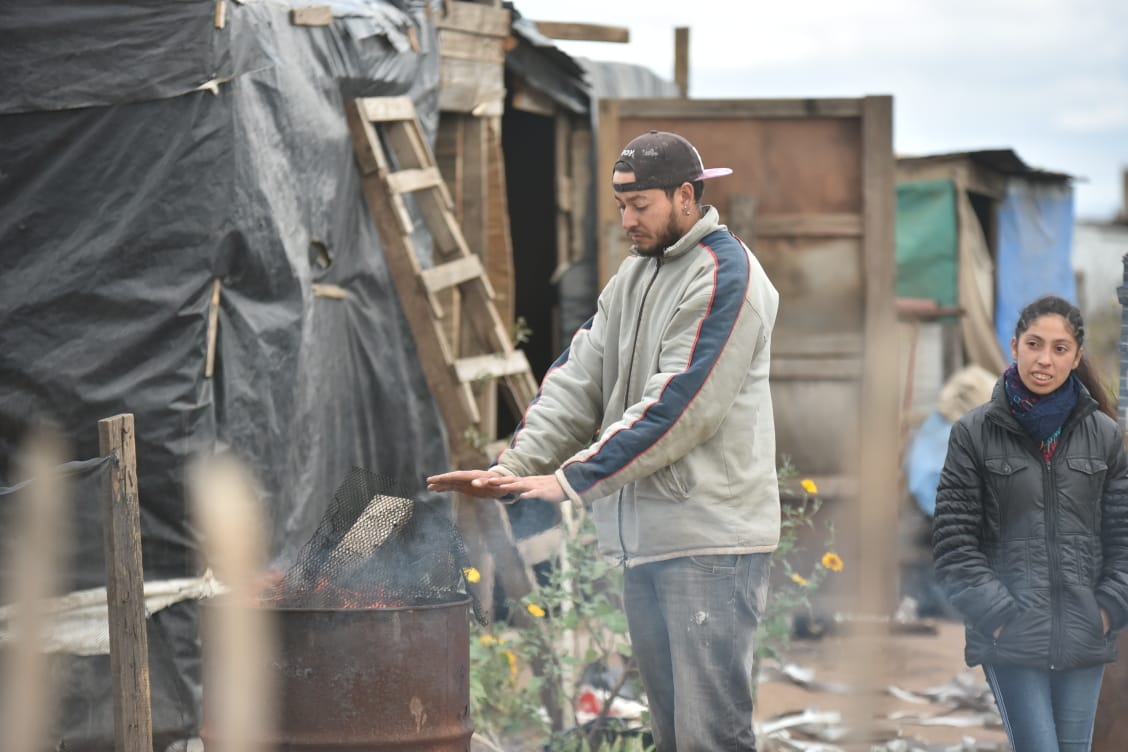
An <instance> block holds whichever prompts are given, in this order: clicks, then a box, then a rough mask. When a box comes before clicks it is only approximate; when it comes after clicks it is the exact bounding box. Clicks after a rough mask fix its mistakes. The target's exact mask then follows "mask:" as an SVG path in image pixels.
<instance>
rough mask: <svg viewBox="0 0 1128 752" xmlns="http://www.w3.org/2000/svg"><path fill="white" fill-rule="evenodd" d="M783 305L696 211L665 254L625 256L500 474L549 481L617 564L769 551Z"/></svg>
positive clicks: (735, 242)
mask: <svg viewBox="0 0 1128 752" xmlns="http://www.w3.org/2000/svg"><path fill="white" fill-rule="evenodd" d="M778 302H779V295H778V293H777V292H776V290H775V288H774V287H773V286H772V284H771V282H770V281H769V280H768V278H767V275H766V274H765V273H764V270H763V268H762V267H761V266H760V264H759V262H758V261H757V260H756V258H755V256H753V255H752V253H751V251H749V250H748V248H747V247H746V246H745V245H744V244H743V243H742V242H741V241H740V240H739V239H738V238H737V237H736V236H734V235H733V234H732V233H730V232H729V231H728V229H727V228H726V227H725V226H724V225H721V224H719V223H718V216H717V211H716V209H714V208H713V207H706V212H705V214H704V216H703V217H702V218H701V219H700V220H699V221H698V222H697V223H696V225H695V226H694V227H693V228H692V229H691V230H690V232H688V233H687V234H686V235H685V236H683V237H682V238H681V239H680V240H679V241H678V242H677V243H676V244H674V245H673V246H671V247H669V248H667V249H666V250H665V251H664V252H663V253H662V254H660V255H657V256H640V255H632V256H629V257H628V258H627V259H625V260H624V261H623V263H622V265H621V266H620V267H619V270H618V273H617V274H616V275H615V276H614V277H613V278H612V279H611V280H610V281H609V282H608V283H607V286H606V287H605V288H604V290H603V292H602V293H601V294H600V296H599V304H598V309H597V311H596V314H595V315H594V316H593V317H592V318H591V319H590V320H589V321H587V322H586V323H585V324H584V325H583V326H582V327H581V328H580V329H579V331H578V332H577V333H576V335H575V336H574V337H573V339H572V342H571V345H570V346H569V348H568V349H567V350H566V351H565V352H564V353H563V354H562V355H561V356H560V357H559V358H558V359H557V360H556V362H555V363H554V364H553V365H552V367H551V368H550V369H549V371H548V373H547V374H546V375H545V378H544V381H543V382H542V384H541V389H540V392H539V393H538V394H537V397H536V398H535V399H534V400H533V402H532V403H531V404H530V406H529V408H528V410H527V412H526V414H525V416H524V420H523V421H522V424H521V425H520V426H519V427H518V429H517V431H516V432H515V434H514V436H513V439H512V441H511V443H510V446H509V448H507V449H506V450H505V451H503V452H502V453H501V455H500V456H499V458H498V462H497V465H496V468H495V469H497V470H499V471H500V472H503V473H512V474H515V475H545V474H549V473H555V475H556V478H557V479H558V480H559V481H560V484H561V486H562V487H563V488H564V490H565V492H566V493H567V495H568V497H569V498H570V499H571V500H572V501H573V502H574V503H576V504H590V505H591V506H592V514H593V516H594V519H595V522H596V529H597V531H598V537H599V548H600V551H601V552H602V553H603V554H605V555H608V556H611V557H614V558H617V559H619V560H621V561H624V562H625V563H626V564H627V565H632V564H643V563H647V562H652V561H660V560H664V559H670V558H675V557H680V556H696V555H707V554H721V553H724V554H733V553H755V552H770V551H773V550H775V547H776V545H777V544H778V542H779V526H780V506H779V487H778V483H777V479H776V469H775V432H774V425H773V419H772V401H771V394H770V392H769V390H768V368H769V350H770V347H771V333H772V327H773V325H774V323H775V318H776V310H777V307H778Z"/></svg>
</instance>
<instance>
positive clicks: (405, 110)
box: [359, 97, 415, 123]
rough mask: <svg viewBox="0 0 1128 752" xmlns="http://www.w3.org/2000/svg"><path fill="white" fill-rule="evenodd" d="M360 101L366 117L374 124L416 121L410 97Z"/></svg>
mask: <svg viewBox="0 0 1128 752" xmlns="http://www.w3.org/2000/svg"><path fill="white" fill-rule="evenodd" d="M359 101H360V106H361V111H362V112H363V113H364V117H365V118H366V119H367V120H368V121H369V122H372V123H388V122H393V121H396V120H414V119H415V107H414V106H413V105H412V104H411V98H410V97H369V98H368V99H361V100H359Z"/></svg>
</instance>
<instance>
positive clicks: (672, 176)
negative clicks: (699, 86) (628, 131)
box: [612, 131, 732, 193]
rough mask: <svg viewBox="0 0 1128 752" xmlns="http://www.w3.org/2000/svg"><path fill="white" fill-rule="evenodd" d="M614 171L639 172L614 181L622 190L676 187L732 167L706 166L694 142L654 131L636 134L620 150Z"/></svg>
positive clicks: (619, 191)
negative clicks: (630, 180) (622, 179)
mask: <svg viewBox="0 0 1128 752" xmlns="http://www.w3.org/2000/svg"><path fill="white" fill-rule="evenodd" d="M614 171H615V172H633V173H634V176H635V179H634V181H633V182H630V183H612V185H613V186H614V188H615V191H616V192H618V193H623V192H626V191H645V190H647V189H650V188H673V187H676V186H679V185H681V184H682V183H693V182H695V181H698V180H708V179H709V178H719V177H721V176H723V175H731V174H732V170H730V169H729V168H728V167H711V168H709V169H705V167H704V165H703V164H702V162H701V155H700V154H698V153H697V149H695V148H693V144H691V143H689V141H686V140H685V139H684V138H682V137H681V136H679V135H678V134H676V133H669V132H667V131H650V132H649V133H644V134H642V135H641V136H638V137H637V138H634V139H633V140H632V141H631V142H630V143H629V144H627V145H626V146H625V147H624V148H623V151H622V152H621V153H620V154H619V160H618V161H617V162H615V167H614Z"/></svg>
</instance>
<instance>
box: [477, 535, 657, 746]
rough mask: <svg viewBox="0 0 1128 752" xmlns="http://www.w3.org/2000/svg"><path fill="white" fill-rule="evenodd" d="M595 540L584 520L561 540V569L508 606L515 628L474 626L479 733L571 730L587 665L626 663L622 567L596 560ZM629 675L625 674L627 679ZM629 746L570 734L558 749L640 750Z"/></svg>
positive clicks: (498, 738)
mask: <svg viewBox="0 0 1128 752" xmlns="http://www.w3.org/2000/svg"><path fill="white" fill-rule="evenodd" d="M593 542H594V525H593V523H592V522H591V520H590V518H587V517H585V518H584V520H583V521H582V522H581V524H580V525H579V526H578V528H577V530H576V531H575V532H574V534H572V535H570V536H569V538H568V541H567V543H566V546H565V554H564V561H565V562H566V566H557V567H554V568H553V569H552V571H551V572H550V573H549V574H548V575H547V581H545V582H544V583H543V584H542V585H541V586H540V587H539V588H538V589H537V590H536V591H535V592H534V593H532V594H531V595H529V596H527V597H526V598H524V599H522V600H521V601H520V602H519V603H511V604H510V617H509V622H510V624H512V625H520V627H519V628H515V627H514V626H510V625H507V624H498V625H495V627H494V629H493V631H492V632H486V631H484V630H481V629H479V628H474V631H475V632H476V634H475V635H474V637H473V639H472V642H471V651H470V664H471V670H470V673H471V681H470V688H471V692H470V695H471V697H470V700H471V710H472V713H473V717H474V723H475V726H476V727H477V728H478V730H479V733H483V735H485V736H486V737H487V738H489V739H490V740H491V741H494V742H502V741H503V740H510V739H513V738H523V737H528V736H530V735H536V734H541V735H543V734H545V733H546V732H548V731H550V730H552V729H551V728H550V726H551V724H550V721H549V718H551V717H552V716H553V715H556V716H557V717H558V718H563V719H566V722H567V725H570V724H571V722H572V716H573V708H574V707H575V700H576V696H575V695H576V690H577V680H578V678H579V677H580V674H581V673H582V671H583V669H584V668H585V667H586V666H588V665H589V664H592V663H604V664H608V663H609V662H612V661H613V660H626V661H628V662H629V659H630V655H631V650H630V642H629V640H628V638H627V620H626V615H625V613H624V611H623V608H622V603H621V593H622V577H623V572H622V568H621V567H619V566H617V565H615V564H611V563H609V562H607V561H606V560H604V559H603V558H601V557H599V556H597V555H594V554H593V552H592V548H593ZM501 635H504V637H501ZM629 675H630V672H624V677H629ZM608 702H610V700H608ZM545 708H548V709H549V713H548V718H546V717H545V715H544V709H545ZM593 736H594V735H593ZM628 741H630V740H625V739H616V740H613V741H605V742H596V743H594V744H593V740H592V739H591V738H589V737H587V736H585V735H583V734H572V735H570V736H569V737H567V739H566V740H562V741H561V742H560V744H562V745H564V746H561V747H560V750H561V751H562V752H563V751H564V750H566V751H567V752H589V751H599V752H628V750H633V749H641V747H632V746H629V745H627V746H623V745H624V744H626V743H627V742H628ZM554 749H555V747H554Z"/></svg>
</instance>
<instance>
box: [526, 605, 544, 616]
mask: <svg viewBox="0 0 1128 752" xmlns="http://www.w3.org/2000/svg"><path fill="white" fill-rule="evenodd" d="M527 608H528V609H529V613H530V614H532V615H533V616H535V617H537V618H538V619H543V618H544V609H543V608H541V607H540V606H538V605H537V604H535V603H530V604H529V605H528V606H527Z"/></svg>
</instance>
